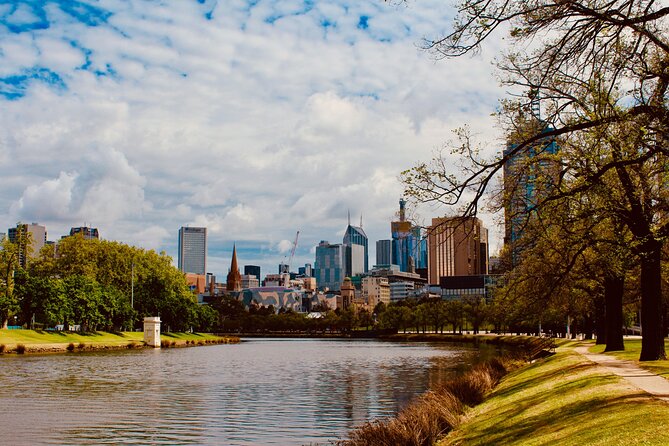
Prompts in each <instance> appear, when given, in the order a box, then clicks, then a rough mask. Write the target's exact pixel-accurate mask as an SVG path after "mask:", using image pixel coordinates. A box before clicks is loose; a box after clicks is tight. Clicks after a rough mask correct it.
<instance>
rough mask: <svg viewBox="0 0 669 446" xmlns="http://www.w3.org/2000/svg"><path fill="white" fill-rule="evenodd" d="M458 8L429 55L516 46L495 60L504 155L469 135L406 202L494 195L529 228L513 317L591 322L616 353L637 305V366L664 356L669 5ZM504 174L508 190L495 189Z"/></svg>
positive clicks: (513, 285)
mask: <svg viewBox="0 0 669 446" xmlns="http://www.w3.org/2000/svg"><path fill="white" fill-rule="evenodd" d="M458 10H459V16H458V17H457V18H456V19H455V21H454V26H453V30H452V32H451V33H449V34H448V35H446V36H444V37H443V38H442V39H437V40H430V41H426V42H425V47H426V48H427V49H429V50H431V51H433V52H434V54H436V55H438V56H440V57H445V58H451V57H458V56H461V55H463V54H467V53H470V52H473V51H476V50H478V49H480V46H481V44H482V43H483V42H484V41H485V40H487V39H489V38H490V36H492V35H495V33H496V31H497V30H502V29H504V30H508V38H509V40H510V41H511V42H512V44H513V45H512V46H511V47H510V48H511V49H510V50H509V51H508V52H507V53H506V54H504V55H502V56H501V57H500V58H499V60H498V69H499V73H500V77H501V79H502V83H503V84H504V85H506V86H507V87H508V88H509V91H511V92H512V93H516V94H515V95H512V96H510V97H509V98H507V99H506V100H504V101H503V102H502V105H501V107H500V110H499V113H498V117H499V122H500V125H501V127H502V129H503V132H504V136H505V139H506V142H505V143H506V147H507V150H506V151H505V152H504V154H503V155H502V156H495V157H493V158H491V159H486V158H485V157H483V156H481V155H480V153H481V151H480V150H479V147H477V144H476V143H475V142H474V140H473V138H471V136H470V134H469V133H468V131H467V130H466V129H464V130H461V131H459V132H458V136H459V139H458V143H457V147H456V153H458V154H459V155H460V159H461V161H462V163H461V166H460V167H461V171H460V172H454V171H451V170H449V166H451V165H452V163H449V162H445V161H444V160H443V159H440V157H437V159H436V160H435V162H434V163H426V164H420V165H418V166H416V167H415V168H414V169H411V170H409V171H407V172H405V174H404V181H405V183H406V185H407V192H408V194H410V195H411V196H413V197H414V198H416V199H417V200H418V201H440V202H442V203H444V204H447V205H461V206H462V207H461V208H460V209H459V212H460V214H461V215H464V216H472V215H476V213H477V210H478V209H479V208H481V206H482V205H483V203H482V200H483V199H484V197H485V196H486V194H488V193H490V192H492V198H493V199H492V200H491V202H492V203H493V205H492V207H493V209H501V208H504V209H505V211H506V221H507V224H510V223H511V222H515V223H516V224H521V225H522V228H521V229H520V231H519V232H520V234H522V235H521V236H520V237H519V238H517V239H516V237H515V236H514V237H510V239H507V242H508V243H507V245H506V247H507V248H506V252H505V253H503V257H504V258H505V260H506V264H507V273H506V279H507V280H506V284H507V285H506V287H505V288H504V289H503V290H501V291H502V292H501V293H500V294H498V296H500V299H502V301H503V303H504V305H506V306H507V308H508V311H509V312H510V313H514V312H526V313H530V314H532V317H534V318H535V319H537V320H541V319H543V318H546V317H549V316H550V314H552V313H559V314H562V315H564V317H566V316H572V317H582V318H589V319H591V320H593V321H594V323H595V325H597V326H598V330H597V333H598V335H599V337H598V340H600V341H604V342H605V343H606V347H607V350H619V349H622V348H623V342H622V326H623V318H624V308H625V306H626V305H634V304H635V303H637V302H638V306H639V308H640V314H641V317H640V322H641V326H642V330H643V331H642V333H643V341H642V351H641V357H640V359H641V360H655V359H663V358H665V356H666V355H665V349H664V337H665V334H666V301H667V299H666V296H665V293H666V291H665V290H663V281H664V282H666V278H667V275H666V273H663V270H665V269H667V262H666V240H667V237H668V236H669V144H668V142H669V91H668V88H669V31H668V29H667V17H669V8H668V7H666V6H663V4H662V3H661V2H660V3H658V2H654V1H646V0H610V1H609V0H607V1H599V0H587V1H586V0H567V1H564V0H501V1H496V0H491V1H486V2H483V3H482V2H479V1H478V0H463V1H462V2H461V3H460V5H459V8H458ZM540 110H541V111H542V112H543V115H540ZM553 143H557V145H558V146H559V151H558V152H557V153H554V151H551V150H549V147H550V144H553ZM501 171H504V175H505V178H504V187H503V188H499V189H497V190H493V189H494V188H493V186H492V185H494V184H495V178H496V177H497V175H498V173H500V172H501ZM530 190H531V191H532V192H528V191H530ZM523 193H525V196H524V197H522V198H523V200H521V203H519V195H522V194H523ZM519 204H520V206H519Z"/></svg>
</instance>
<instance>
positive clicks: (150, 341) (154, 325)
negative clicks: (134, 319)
mask: <svg viewBox="0 0 669 446" xmlns="http://www.w3.org/2000/svg"><path fill="white" fill-rule="evenodd" d="M144 343H145V344H146V345H150V346H151V347H155V348H160V317H145V318H144Z"/></svg>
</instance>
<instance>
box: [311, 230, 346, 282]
mask: <svg viewBox="0 0 669 446" xmlns="http://www.w3.org/2000/svg"><path fill="white" fill-rule="evenodd" d="M345 248H346V247H345V246H344V245H341V244H338V245H332V244H330V243H329V242H327V241H325V240H321V242H320V243H319V244H318V246H317V247H316V261H315V262H314V277H316V283H317V284H318V287H319V288H321V289H323V288H328V289H331V290H339V289H340V288H341V284H342V281H343V280H344V277H345V271H344V268H345V266H346V255H345V252H346V249H345Z"/></svg>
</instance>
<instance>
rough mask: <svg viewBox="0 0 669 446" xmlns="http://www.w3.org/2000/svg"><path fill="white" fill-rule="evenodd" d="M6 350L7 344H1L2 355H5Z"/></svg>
mask: <svg viewBox="0 0 669 446" xmlns="http://www.w3.org/2000/svg"><path fill="white" fill-rule="evenodd" d="M5 348H6V347H5V344H0V353H4V352H5Z"/></svg>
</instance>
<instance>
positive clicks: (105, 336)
mask: <svg viewBox="0 0 669 446" xmlns="http://www.w3.org/2000/svg"><path fill="white" fill-rule="evenodd" d="M160 336H161V338H162V339H169V340H175V341H176V340H180V341H186V340H194V341H199V340H208V339H219V337H218V336H214V335H210V334H199V333H161V334H160ZM143 340H144V333H143V332H129V331H128V332H120V333H109V332H102V331H98V332H94V333H73V332H53V331H35V330H0V344H5V345H6V346H7V347H10V346H13V345H16V344H24V345H31V344H32V345H34V344H61V343H63V344H69V343H74V344H80V343H84V344H87V345H88V344H104V345H110V346H115V345H118V346H124V345H127V344H128V343H129V342H133V341H134V342H139V343H141V342H142V341H143Z"/></svg>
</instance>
